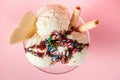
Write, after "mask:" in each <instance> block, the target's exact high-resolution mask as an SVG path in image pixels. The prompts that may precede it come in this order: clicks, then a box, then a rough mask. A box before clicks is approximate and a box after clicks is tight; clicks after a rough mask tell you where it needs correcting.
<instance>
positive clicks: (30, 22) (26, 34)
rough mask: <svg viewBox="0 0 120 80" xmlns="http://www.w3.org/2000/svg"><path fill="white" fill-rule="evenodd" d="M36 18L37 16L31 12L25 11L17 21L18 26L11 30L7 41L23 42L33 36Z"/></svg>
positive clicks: (12, 42) (11, 42) (13, 42)
mask: <svg viewBox="0 0 120 80" xmlns="http://www.w3.org/2000/svg"><path fill="white" fill-rule="evenodd" d="M36 20H37V17H36V16H35V15H34V14H33V12H28V13H26V14H25V15H24V16H23V17H22V19H21V20H20V22H19V23H18V27H17V28H16V29H15V30H14V31H13V33H12V35H11V37H10V39H9V43H10V44H15V43H18V42H23V41H26V40H27V39H29V38H30V37H31V36H33V35H34V33H35V32H36V26H35V23H36Z"/></svg>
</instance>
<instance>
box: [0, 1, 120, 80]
mask: <svg viewBox="0 0 120 80" xmlns="http://www.w3.org/2000/svg"><path fill="white" fill-rule="evenodd" d="M48 3H60V4H63V5H66V7H68V8H70V9H73V8H74V7H75V6H76V5H79V6H81V7H82V13H81V17H82V18H83V19H84V20H85V21H89V20H92V19H94V18H99V19H100V21H101V22H100V25H99V26H98V28H96V29H94V30H91V31H90V34H91V47H90V51H89V56H88V58H87V59H86V60H85V61H84V62H83V63H82V64H81V66H80V67H79V68H77V69H75V70H74V71H72V72H69V73H67V74H62V75H52V74H46V73H44V72H41V71H39V70H38V69H37V68H35V67H34V66H32V65H31V64H30V63H29V62H28V60H27V59H26V57H25V55H24V50H23V45H22V43H20V44H16V45H13V46H11V45H9V43H8V39H9V36H10V34H11V32H12V31H13V30H14V29H15V28H16V25H17V22H18V21H19V19H20V18H21V17H22V16H23V14H24V13H26V12H27V11H29V10H32V11H34V12H35V13H36V12H37V10H38V9H39V7H41V6H43V5H46V4H48ZM119 3H120V1H119V0H76V1H75V0H50V1H47V0H0V18H1V19H0V33H1V34H0V37H1V40H0V50H1V53H0V80H120V27H119V23H120V9H119V7H120V6H119Z"/></svg>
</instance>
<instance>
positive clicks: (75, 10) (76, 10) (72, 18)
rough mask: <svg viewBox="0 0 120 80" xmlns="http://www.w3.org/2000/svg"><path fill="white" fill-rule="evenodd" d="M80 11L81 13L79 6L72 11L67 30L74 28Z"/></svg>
mask: <svg viewBox="0 0 120 80" xmlns="http://www.w3.org/2000/svg"><path fill="white" fill-rule="evenodd" d="M80 11H81V8H80V7H79V6H78V7H76V8H75V9H74V11H73V14H72V17H71V20H70V25H69V29H71V27H74V26H76V24H77V22H78V19H79V16H80Z"/></svg>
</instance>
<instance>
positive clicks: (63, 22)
mask: <svg viewBox="0 0 120 80" xmlns="http://www.w3.org/2000/svg"><path fill="white" fill-rule="evenodd" d="M69 23H70V19H69V13H68V11H67V9H66V8H65V7H63V6H61V5H48V6H45V7H43V8H40V10H39V12H38V20H37V22H36V26H37V33H36V34H34V36H33V37H31V39H29V40H28V42H27V44H26V48H28V47H31V46H33V45H39V43H40V41H41V40H42V38H41V37H45V36H47V35H49V34H51V32H53V31H55V30H56V31H61V30H68V25H69ZM67 37H68V38H69V39H76V40H77V41H78V42H80V43H88V37H87V36H86V35H83V34H81V33H78V32H73V33H72V34H71V35H68V36H67ZM65 49H66V48H65V47H58V51H59V52H64V51H65ZM35 50H38V49H35ZM35 50H34V51H35ZM87 51H88V47H85V48H84V49H83V50H82V52H81V53H80V52H77V53H76V54H74V55H73V57H72V58H71V60H70V61H69V63H68V64H67V65H69V66H76V65H79V64H80V63H81V62H82V61H83V60H84V58H85V57H86V55H87V53H88V52H87ZM43 52H45V51H43ZM26 56H27V58H28V60H29V61H30V62H31V63H32V64H33V65H35V66H37V67H39V68H41V67H48V66H51V64H50V63H51V57H48V56H45V57H43V58H41V57H38V56H36V55H34V54H32V52H31V53H30V52H26Z"/></svg>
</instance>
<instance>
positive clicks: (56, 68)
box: [23, 18, 90, 74]
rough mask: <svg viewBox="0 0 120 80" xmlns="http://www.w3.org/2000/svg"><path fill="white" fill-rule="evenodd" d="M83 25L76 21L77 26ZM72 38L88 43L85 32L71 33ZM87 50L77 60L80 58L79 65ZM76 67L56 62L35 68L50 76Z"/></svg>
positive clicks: (80, 20) (88, 36) (87, 36)
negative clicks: (48, 65)
mask: <svg viewBox="0 0 120 80" xmlns="http://www.w3.org/2000/svg"><path fill="white" fill-rule="evenodd" d="M83 23H85V22H84V21H83V20H82V18H79V21H78V23H77V24H78V25H79V24H83ZM73 36H75V39H76V40H77V41H78V42H79V41H80V42H81V41H82V43H84V42H88V43H90V35H89V31H86V32H84V33H79V34H78V33H73ZM81 39H82V40H81ZM27 42H28V41H25V42H23V46H24V49H25V48H26V45H27ZM88 48H89V46H88ZM88 48H87V50H86V51H85V53H83V54H84V55H81V56H80V57H79V58H81V60H80V61H79V63H80V64H81V63H82V62H83V61H84V60H85V58H86V57H87V55H88ZM27 59H28V57H27ZM28 61H30V60H29V59H28ZM35 67H36V66H35ZM77 67H79V65H75V66H69V65H66V64H61V63H59V62H57V63H56V64H54V65H52V66H50V67H41V68H38V67H36V68H38V69H39V70H41V71H43V72H46V73H50V74H64V73H67V72H70V71H72V70H74V69H76V68H77Z"/></svg>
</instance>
